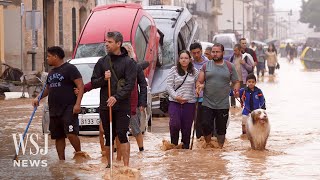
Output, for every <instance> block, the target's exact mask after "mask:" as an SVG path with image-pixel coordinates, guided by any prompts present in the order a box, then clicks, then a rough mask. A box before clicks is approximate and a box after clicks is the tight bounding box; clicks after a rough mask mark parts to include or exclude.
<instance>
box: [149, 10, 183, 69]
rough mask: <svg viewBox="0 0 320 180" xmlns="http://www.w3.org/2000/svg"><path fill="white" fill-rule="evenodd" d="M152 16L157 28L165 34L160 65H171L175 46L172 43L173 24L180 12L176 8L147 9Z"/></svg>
mask: <svg viewBox="0 0 320 180" xmlns="http://www.w3.org/2000/svg"><path fill="white" fill-rule="evenodd" d="M147 11H148V12H149V13H150V14H151V15H152V17H153V19H154V21H155V23H156V26H157V28H158V29H159V30H160V31H161V32H162V33H163V34H165V36H164V38H163V46H162V48H161V50H162V63H161V64H162V65H163V66H164V67H171V66H172V65H174V63H175V61H173V60H172V58H175V56H174V54H175V47H174V44H173V37H174V31H175V28H174V26H175V25H176V23H177V22H176V21H177V18H178V16H179V14H180V12H178V11H176V10H152V9H150V10H147Z"/></svg>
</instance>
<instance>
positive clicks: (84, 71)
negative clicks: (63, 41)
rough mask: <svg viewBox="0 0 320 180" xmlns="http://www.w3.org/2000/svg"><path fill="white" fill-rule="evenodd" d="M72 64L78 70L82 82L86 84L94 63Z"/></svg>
mask: <svg viewBox="0 0 320 180" xmlns="http://www.w3.org/2000/svg"><path fill="white" fill-rule="evenodd" d="M74 65H75V66H76V67H77V68H78V70H79V72H80V74H81V76H82V80H83V83H84V84H87V83H88V82H90V81H91V76H92V72H93V68H94V65H95V64H94V63H88V64H74Z"/></svg>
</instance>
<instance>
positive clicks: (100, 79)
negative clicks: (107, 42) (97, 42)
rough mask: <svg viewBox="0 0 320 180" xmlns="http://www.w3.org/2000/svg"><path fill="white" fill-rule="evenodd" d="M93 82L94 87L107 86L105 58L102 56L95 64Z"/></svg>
mask: <svg viewBox="0 0 320 180" xmlns="http://www.w3.org/2000/svg"><path fill="white" fill-rule="evenodd" d="M91 83H92V88H93V89H95V88H100V87H103V86H107V81H106V80H105V69H104V68H103V58H100V59H99V61H98V62H97V63H96V65H95V66H94V69H93V72H92V76H91Z"/></svg>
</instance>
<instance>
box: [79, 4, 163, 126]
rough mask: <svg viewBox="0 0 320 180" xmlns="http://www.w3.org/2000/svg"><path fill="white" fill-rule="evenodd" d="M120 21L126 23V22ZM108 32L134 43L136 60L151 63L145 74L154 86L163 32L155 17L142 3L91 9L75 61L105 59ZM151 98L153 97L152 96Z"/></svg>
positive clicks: (148, 116)
mask: <svg viewBox="0 0 320 180" xmlns="http://www.w3.org/2000/svg"><path fill="white" fill-rule="evenodd" d="M121 20H125V23H124V22H123V21H121ZM108 31H119V32H120V33H121V34H122V35H123V40H124V42H128V43H130V44H132V46H133V49H134V51H135V54H136V56H137V61H138V62H143V61H147V62H149V67H148V68H146V69H145V70H144V73H145V76H146V78H147V80H148V83H149V84H151V83H152V81H153V76H154V72H155V68H156V63H157V61H158V59H159V57H161V54H159V53H158V50H159V49H160V48H159V41H160V33H161V32H158V29H157V28H156V25H155V22H154V20H153V18H152V17H151V16H150V15H149V14H148V13H147V12H146V11H145V10H144V9H142V6H141V5H139V4H135V3H125V4H112V5H103V6H98V7H96V8H94V9H92V11H91V13H90V15H89V16H88V18H87V20H86V23H85V25H84V27H83V29H82V31H81V33H80V36H79V40H78V42H77V44H76V47H75V50H74V53H73V58H83V57H101V56H104V55H105V54H106V51H105V42H104V40H105V33H106V32H108ZM149 93H151V92H149ZM148 97H149V98H151V95H148ZM148 102H151V99H148ZM149 106H150V107H147V111H146V113H148V114H147V115H146V116H147V118H148V120H149V121H152V111H151V103H149ZM149 124H151V122H150V123H149Z"/></svg>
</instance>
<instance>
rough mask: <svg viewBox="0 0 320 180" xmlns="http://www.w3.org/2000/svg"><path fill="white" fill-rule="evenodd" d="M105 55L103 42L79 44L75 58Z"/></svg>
mask: <svg viewBox="0 0 320 180" xmlns="http://www.w3.org/2000/svg"><path fill="white" fill-rule="evenodd" d="M105 55H106V50H105V44H104V42H102V43H95V44H79V46H78V48H77V52H76V56H75V58H84V57H101V56H105Z"/></svg>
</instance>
